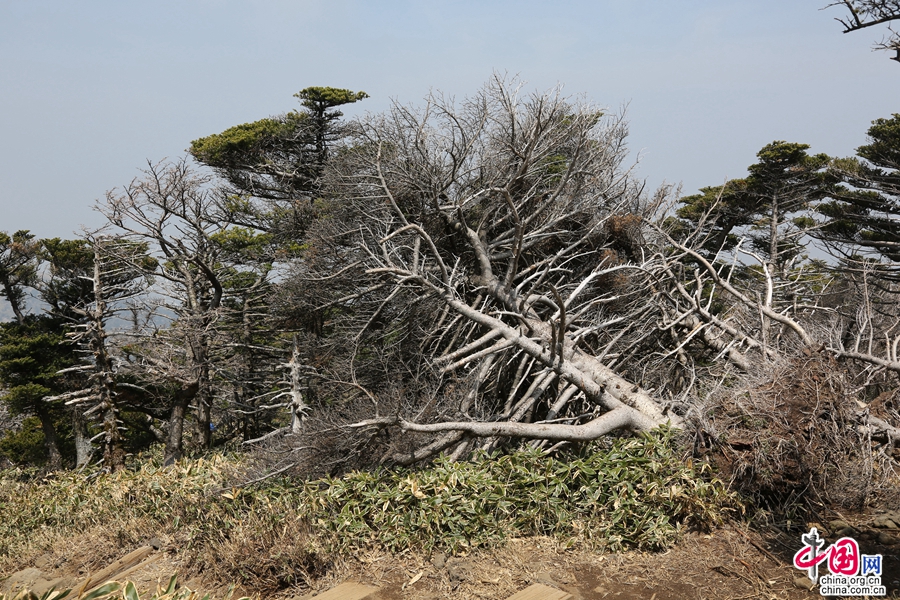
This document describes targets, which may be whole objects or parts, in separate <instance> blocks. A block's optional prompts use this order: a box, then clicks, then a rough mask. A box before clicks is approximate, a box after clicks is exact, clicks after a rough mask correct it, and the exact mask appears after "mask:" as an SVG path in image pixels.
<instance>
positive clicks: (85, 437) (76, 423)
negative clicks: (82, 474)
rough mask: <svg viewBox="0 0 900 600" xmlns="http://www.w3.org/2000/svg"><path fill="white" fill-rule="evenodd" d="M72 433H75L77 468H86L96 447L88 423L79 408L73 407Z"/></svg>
mask: <svg viewBox="0 0 900 600" xmlns="http://www.w3.org/2000/svg"><path fill="white" fill-rule="evenodd" d="M72 431H73V432H74V433H75V466H76V467H78V468H81V467H84V466H85V465H87V464H88V463H89V462H90V461H91V456H92V455H93V454H94V446H93V445H92V444H91V436H90V434H89V433H88V421H87V418H85V416H84V413H83V412H82V411H81V408H79V407H78V406H73V407H72Z"/></svg>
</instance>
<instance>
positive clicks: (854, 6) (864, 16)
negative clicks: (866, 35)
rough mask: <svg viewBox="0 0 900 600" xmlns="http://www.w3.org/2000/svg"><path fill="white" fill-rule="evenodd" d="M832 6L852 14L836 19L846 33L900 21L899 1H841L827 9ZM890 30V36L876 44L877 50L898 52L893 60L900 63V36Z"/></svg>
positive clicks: (833, 3) (830, 5)
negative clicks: (839, 7) (842, 8)
mask: <svg viewBox="0 0 900 600" xmlns="http://www.w3.org/2000/svg"><path fill="white" fill-rule="evenodd" d="M832 6H842V7H844V8H846V9H847V12H849V13H850V14H849V15H848V16H847V17H844V18H843V19H840V18H839V19H835V20H836V21H838V22H839V23H840V24H841V25H843V26H844V33H850V32H851V31H859V30H860V29H865V28H867V27H874V26H876V25H884V24H885V23H887V24H890V23H892V22H893V21H897V20H900V2H898V1H897V0H841V1H840V2H832V3H831V4H829V5H828V6H826V8H831V7H832ZM888 29H889V31H890V35H889V36H888V37H887V38H885V39H883V40H882V41H881V42H879V43H877V44H875V49H877V50H894V51H896V52H897V56H894V57H891V59H892V60H896V61H897V62H900V35H898V34H897V32H895V31H894V30H893V29H891V28H890V25H888Z"/></svg>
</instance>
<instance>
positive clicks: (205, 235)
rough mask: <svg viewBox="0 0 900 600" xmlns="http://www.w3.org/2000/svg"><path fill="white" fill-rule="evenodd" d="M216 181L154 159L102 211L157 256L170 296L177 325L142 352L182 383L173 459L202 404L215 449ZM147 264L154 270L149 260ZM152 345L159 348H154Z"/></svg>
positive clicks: (200, 430) (202, 437)
mask: <svg viewBox="0 0 900 600" xmlns="http://www.w3.org/2000/svg"><path fill="white" fill-rule="evenodd" d="M208 183H209V178H207V177H203V176H200V175H198V174H197V173H194V172H193V171H192V170H191V169H190V168H189V167H188V165H187V164H186V163H185V162H184V161H182V162H177V163H161V164H150V165H149V166H148V168H147V169H146V170H145V171H144V176H143V177H141V178H138V179H135V180H134V181H132V182H131V184H129V185H128V186H125V187H124V188H123V189H122V190H116V191H111V192H109V193H108V194H107V196H106V200H105V201H104V202H101V203H100V204H99V206H98V210H99V211H100V212H101V213H103V214H104V215H105V216H106V218H107V220H108V221H109V223H110V224H111V225H112V226H114V227H115V228H116V229H118V230H119V231H121V232H123V233H124V234H127V235H129V236H131V237H132V239H134V240H137V241H140V242H143V243H146V244H147V245H148V248H149V251H150V252H151V254H152V255H153V256H154V257H155V258H156V259H157V260H156V261H155V262H154V263H153V264H150V265H149V269H148V270H147V273H148V274H149V275H152V276H154V277H155V278H156V281H157V282H158V285H157V288H156V290H157V292H158V293H159V294H161V295H162V296H163V297H164V298H165V299H166V300H165V301H164V302H163V306H162V307H161V308H162V309H163V310H162V311H161V312H160V314H161V315H162V316H163V317H164V318H165V317H168V318H172V317H173V316H174V319H175V323H176V324H177V326H176V327H170V328H168V329H167V330H166V331H158V332H157V335H156V336H155V337H153V336H151V338H152V339H151V341H154V340H155V343H152V344H150V345H149V346H147V347H146V348H145V352H143V353H142V354H141V360H143V361H146V363H147V369H148V371H147V372H148V373H151V374H153V377H154V378H155V379H156V380H157V381H165V380H167V381H168V382H169V384H170V385H174V386H175V387H176V388H177V390H178V391H177V392H176V393H175V394H174V395H175V400H174V401H173V405H172V413H171V417H170V419H169V431H168V441H167V443H166V461H167V462H171V461H173V460H176V459H178V458H179V457H180V456H181V452H182V439H181V438H182V431H183V422H184V418H185V414H186V412H187V409H188V407H189V405H190V404H191V403H195V404H196V408H197V411H196V412H197V415H196V416H197V441H198V443H199V445H202V446H205V447H208V446H209V444H210V441H211V429H210V416H211V411H212V402H213V385H212V367H211V337H212V333H211V331H212V328H213V325H214V323H215V321H216V319H217V316H218V311H219V308H220V306H221V302H222V296H223V284H222V270H223V269H224V268H226V267H225V265H222V264H221V262H220V261H219V254H220V248H219V246H218V245H217V244H215V243H214V242H213V240H212V239H211V236H212V235H213V234H215V233H217V232H219V231H221V230H222V229H223V228H224V223H223V221H222V220H221V219H220V218H219V216H218V214H217V212H216V211H215V205H216V203H215V202H214V198H213V195H214V191H213V190H211V189H210V188H209V187H208V185H207V184H208ZM144 268H145V269H146V268H148V266H147V265H144ZM150 346H152V348H151V347H150Z"/></svg>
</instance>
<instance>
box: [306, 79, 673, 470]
mask: <svg viewBox="0 0 900 600" xmlns="http://www.w3.org/2000/svg"><path fill="white" fill-rule="evenodd" d="M626 134H627V127H626V124H625V121H624V118H623V116H622V115H617V114H611V115H608V114H605V113H604V111H602V110H600V109H598V108H596V107H593V106H591V105H588V104H584V103H574V102H570V101H569V100H567V99H565V98H563V97H562V96H561V95H560V94H559V92H558V91H557V92H552V93H549V94H534V95H530V96H523V95H520V90H519V89H518V87H517V85H516V84H515V83H512V84H510V83H509V82H506V81H503V80H502V79H500V78H495V79H494V80H493V81H492V82H491V83H490V84H489V85H487V86H486V87H485V89H484V90H483V91H482V92H481V93H480V94H478V95H476V96H475V97H473V98H470V99H467V100H466V101H465V102H463V103H462V104H461V105H459V106H456V105H454V103H453V102H452V101H451V100H448V99H446V98H443V97H441V96H438V95H432V96H431V97H429V98H428V100H427V104H426V106H425V107H424V108H423V109H421V110H415V109H412V108H407V107H403V106H400V105H395V106H394V107H393V108H392V109H391V110H390V111H389V112H388V113H387V114H385V115H382V116H380V117H377V118H374V119H370V120H368V121H366V122H363V123H360V124H359V125H358V130H357V132H356V135H355V137H354V138H353V139H352V141H351V143H350V144H348V147H347V148H346V149H345V151H344V152H343V153H339V154H340V158H339V159H338V160H337V161H335V165H334V170H333V172H332V174H331V181H330V185H331V188H330V189H331V191H332V193H333V194H334V197H335V200H334V201H333V204H332V214H330V215H329V216H328V217H327V218H325V219H323V220H322V223H321V224H320V225H319V227H318V235H319V237H318V238H317V240H316V241H315V242H312V246H313V247H314V248H315V249H316V250H315V253H314V254H315V256H314V257H312V258H311V259H310V260H309V261H308V263H307V266H308V268H309V274H308V276H309V281H310V285H316V284H315V282H317V281H318V282H321V281H325V280H327V281H329V285H331V287H335V286H337V285H338V284H337V283H336V282H337V281H339V280H343V281H344V282H345V283H344V287H343V288H342V289H343V290H344V291H345V292H346V293H345V294H344V295H343V296H342V297H340V298H337V299H334V300H331V301H330V302H329V305H330V306H332V307H344V309H345V310H346V312H347V313H352V316H353V322H354V323H355V324H356V326H357V330H356V332H355V336H354V338H355V340H356V342H357V344H362V343H364V340H366V339H368V338H367V336H368V335H376V334H377V333H378V331H379V330H381V334H382V335H383V334H384V333H385V332H384V331H383V326H382V322H383V321H384V320H385V319H387V318H388V315H400V316H401V317H402V315H404V314H406V313H408V312H409V311H412V310H415V307H417V306H423V305H429V306H433V307H434V312H433V313H431V314H430V315H429V316H428V317H426V320H425V321H424V322H423V321H419V322H417V323H413V324H411V325H412V326H415V327H417V328H418V331H419V334H417V335H420V336H421V339H419V340H418V347H419V349H420V350H421V352H422V355H423V356H424V357H425V359H426V360H428V361H429V363H430V364H431V365H432V366H433V367H435V368H436V369H437V370H439V372H440V373H441V374H442V376H443V377H444V378H445V379H446V380H447V381H450V380H456V381H459V382H462V381H464V382H465V384H464V385H465V386H467V387H468V389H469V392H468V393H465V394H462V395H461V399H460V400H459V404H458V405H456V406H454V407H453V409H452V410H450V411H449V412H445V413H444V414H443V415H442V418H441V419H440V421H439V422H432V423H419V422H417V421H415V419H414V417H409V416H406V415H403V414H393V415H390V416H388V417H384V416H381V415H376V418H373V419H369V420H365V421H363V422H361V423H358V424H357V425H358V426H360V427H361V426H377V427H387V426H392V425H397V426H399V427H400V428H401V429H402V430H405V431H410V432H430V433H434V432H448V431H449V432H451V435H450V436H449V437H446V436H445V437H446V439H447V440H453V441H451V442H450V446H453V445H454V444H456V445H457V449H459V447H462V446H459V445H460V444H462V445H466V444H468V443H469V442H468V440H467V439H463V440H462V441H459V440H460V437H459V436H458V435H457V434H458V433H460V432H461V433H463V434H465V435H464V437H466V436H475V437H479V438H486V441H485V442H483V443H482V445H487V446H490V445H492V444H494V443H496V441H497V437H498V436H514V437H520V438H532V439H537V440H554V441H578V440H587V439H594V438H597V437H599V436H602V435H604V434H607V433H609V432H612V431H615V430H617V429H631V430H648V429H651V428H653V427H656V426H658V425H661V424H663V423H673V424H678V423H679V422H680V419H679V417H678V416H676V415H675V414H672V413H671V412H670V411H668V410H667V407H666V405H665V400H664V399H663V398H661V397H660V396H658V395H656V394H654V393H653V392H652V391H650V390H647V389H645V388H643V387H642V386H641V385H640V383H639V382H638V381H635V380H632V379H629V378H627V377H625V376H624V375H623V373H624V371H623V370H622V369H621V368H618V367H617V365H618V366H621V365H622V364H627V362H628V361H624V360H623V359H624V358H625V357H626V356H628V355H629V354H630V353H631V352H635V351H638V352H639V351H641V350H642V349H641V348H640V346H641V345H642V344H644V343H645V342H646V340H647V338H648V336H650V335H651V334H652V332H653V331H655V322H654V320H655V317H653V316H652V315H651V314H650V313H653V312H654V311H655V308H654V304H653V302H652V301H649V300H652V297H653V296H654V294H655V291H654V287H653V286H654V281H655V278H656V277H657V274H658V272H659V268H660V266H661V263H660V262H659V260H658V257H657V256H656V251H655V250H654V248H653V247H652V245H651V244H650V243H648V242H647V241H646V240H645V239H644V235H643V232H644V230H645V225H644V220H645V218H646V216H647V215H648V214H650V213H651V212H652V208H653V207H652V206H651V205H652V204H653V203H652V202H650V201H648V199H647V198H646V197H645V196H644V195H643V193H642V191H643V189H642V185H641V184H640V182H639V181H637V180H635V179H634V177H633V176H632V175H631V173H630V170H629V169H628V168H626V166H625V159H626V154H627V150H626V146H625V138H626ZM655 200H656V204H658V203H659V200H660V198H656V199H655ZM648 301H649V302H648ZM426 314H427V313H426ZM382 339H383V338H382ZM398 368H399V365H398ZM444 441H445V442H446V440H444ZM432 442H433V440H428V444H429V445H427V447H428V448H430V449H432V450H434V451H439V450H440V449H442V448H447V447H448V446H446V445H443V446H442V442H434V443H432ZM423 447H424V446H423ZM413 454H415V455H416V456H419V457H424V456H426V455H427V452H425V453H422V452H417V451H416V452H413Z"/></svg>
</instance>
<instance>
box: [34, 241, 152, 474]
mask: <svg viewBox="0 0 900 600" xmlns="http://www.w3.org/2000/svg"><path fill="white" fill-rule="evenodd" d="M87 239H88V241H89V243H90V246H91V248H93V254H94V256H93V273H92V277H91V285H92V288H93V297H92V299H91V301H90V302H89V303H88V304H82V305H72V306H70V307H69V310H70V311H72V312H73V313H74V314H75V315H77V316H79V317H80V320H81V323H80V324H79V325H76V326H75V327H74V331H73V332H72V333H71V334H70V337H71V338H72V341H73V342H75V343H77V344H80V345H81V346H82V347H83V348H84V351H85V353H86V354H87V356H86V359H87V364H85V365H82V366H76V367H69V368H68V369H64V370H63V371H61V372H60V373H64V372H71V371H79V372H81V373H84V374H87V384H88V386H87V387H85V388H82V389H80V390H75V391H72V392H68V393H65V394H62V395H59V396H54V397H51V398H47V399H46V400H48V401H53V400H62V401H65V403H66V404H67V405H69V406H73V407H74V410H75V411H77V413H78V414H79V416H82V417H94V418H97V419H98V420H99V421H100V423H101V432H100V433H99V434H98V435H97V436H95V437H94V438H92V439H91V440H89V442H88V446H90V444H92V443H93V442H94V441H95V440H97V439H102V448H103V463H104V466H105V467H106V468H108V469H111V470H113V471H117V470H120V469H122V468H124V466H125V451H124V449H123V447H122V442H123V439H122V434H121V420H120V418H119V415H120V405H119V401H118V390H117V385H116V367H115V364H114V359H113V355H112V351H111V348H110V346H109V343H108V341H107V339H108V336H109V334H108V332H107V324H108V322H109V320H110V319H111V318H112V317H113V316H115V315H116V314H117V313H118V312H119V311H121V310H122V309H124V308H125V306H124V304H123V303H125V302H127V301H128V300H130V299H133V298H134V297H135V296H137V295H138V294H140V293H141V292H142V291H143V289H144V287H145V286H144V285H143V283H144V282H143V273H142V271H144V270H146V269H147V268H148V267H150V266H151V265H153V264H155V261H152V260H148V257H147V255H146V249H147V247H146V244H139V243H134V242H131V241H129V240H127V239H123V238H106V237H104V236H102V235H100V234H97V233H94V234H88V236H87ZM79 442H81V440H77V439H76V446H77V447H76V451H77V453H78V457H77V461H76V462H77V464H78V465H81V464H84V463H86V462H87V461H88V460H89V456H90V452H89V448H85V447H84V443H83V442H82V443H79Z"/></svg>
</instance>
